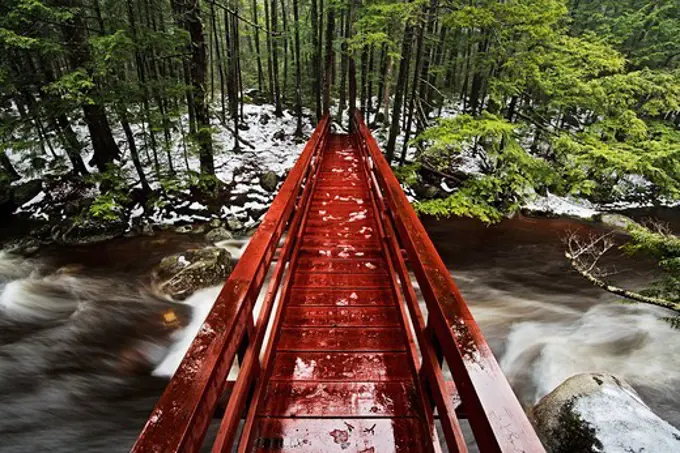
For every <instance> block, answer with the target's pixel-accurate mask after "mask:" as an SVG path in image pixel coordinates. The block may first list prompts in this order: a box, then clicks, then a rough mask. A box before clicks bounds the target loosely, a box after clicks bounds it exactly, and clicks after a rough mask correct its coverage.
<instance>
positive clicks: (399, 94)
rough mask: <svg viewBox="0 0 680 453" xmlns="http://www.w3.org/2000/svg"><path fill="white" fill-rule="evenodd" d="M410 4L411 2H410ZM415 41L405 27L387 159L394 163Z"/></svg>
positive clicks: (407, 25) (408, 29)
mask: <svg viewBox="0 0 680 453" xmlns="http://www.w3.org/2000/svg"><path fill="white" fill-rule="evenodd" d="M409 3H410V2H409ZM412 41H413V27H412V26H411V25H410V24H406V26H405V27H404V41H403V42H402V47H401V61H400V63H399V75H398V76H397V86H396V88H395V93H394V105H393V107H392V118H391V121H390V135H389V138H388V140H387V149H386V159H387V162H389V163H392V161H393V160H394V148H395V145H396V143H397V135H399V118H400V114H401V109H402V102H403V100H404V91H405V89H406V85H407V80H408V68H409V61H410V60H411V47H412Z"/></svg>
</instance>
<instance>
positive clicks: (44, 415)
mask: <svg viewBox="0 0 680 453" xmlns="http://www.w3.org/2000/svg"><path fill="white" fill-rule="evenodd" d="M633 214H635V213H633ZM664 214H665V215H666V216H667V217H668V218H667V220H669V219H670V220H674V218H675V214H673V213H671V214H668V213H664ZM425 224H426V227H427V229H428V231H429V232H430V235H431V237H432V239H433V241H434V242H435V244H436V245H437V248H438V249H439V252H440V254H441V256H442V258H443V259H444V261H445V262H446V263H447V265H448V266H449V268H450V269H451V271H452V274H453V275H454V277H455V279H456V281H457V283H458V285H459V286H460V288H461V290H462V293H463V295H464V296H465V298H466V299H467V301H468V303H469V305H470V307H471V310H472V312H473V314H474V316H475V318H476V319H477V321H478V322H479V324H480V325H481V327H482V330H483V332H484V334H485V335H486V338H487V340H488V342H489V344H490V345H491V347H492V349H493V350H494V352H495V354H496V356H497V357H498V360H499V361H500V363H501V366H502V367H503V369H504V371H505V372H506V374H507V376H508V379H509V380H510V382H511V384H512V386H513V388H514V390H515V392H516V393H517V394H518V396H519V398H520V400H521V401H522V403H523V404H525V405H526V406H529V405H532V404H534V403H535V402H536V401H537V400H538V399H539V398H540V397H541V396H543V395H544V394H546V393H548V392H549V391H551V390H552V389H553V388H555V387H556V386H557V385H559V384H560V383H561V382H562V381H563V380H564V379H566V378H568V377H569V376H571V375H573V374H576V373H580V372H595V371H601V372H610V373H615V374H618V375H619V376H621V377H623V378H625V379H626V380H627V381H628V382H630V383H631V384H632V385H633V386H634V387H635V388H636V389H637V390H638V391H639V392H640V394H641V395H642V397H643V398H644V400H645V401H646V402H647V403H648V404H649V405H650V406H651V407H652V409H653V410H654V411H656V412H657V413H658V414H659V415H660V416H661V417H662V418H664V419H666V420H667V421H669V422H670V423H671V424H673V425H675V426H680V394H679V393H678V392H676V391H675V389H677V388H678V386H679V384H680V332H679V331H677V330H673V329H672V328H671V327H670V326H669V324H668V323H667V322H665V321H664V320H662V317H663V316H665V315H666V314H665V313H663V311H662V310H658V309H655V308H650V307H646V306H642V305H630V304H621V303H620V302H618V301H617V299H616V298H615V297H614V296H612V295H610V294H607V293H605V292H602V291H601V290H598V289H596V288H593V287H591V286H589V284H588V283H587V282H585V281H584V280H582V279H581V278H580V277H579V276H577V275H575V274H574V273H573V272H571V271H570V269H569V266H568V264H567V263H566V260H565V259H564V257H563V254H562V246H561V243H560V238H561V237H563V236H564V235H565V234H566V233H567V232H568V231H572V230H576V229H582V230H583V231H585V232H587V231H589V230H591V229H592V227H590V226H588V225H585V224H581V223H578V222H576V221H571V220H564V219H540V220H539V219H526V218H521V217H518V218H515V219H512V220H507V221H504V222H502V223H501V224H499V225H496V226H492V227H486V226H484V225H482V224H480V223H478V222H474V221H468V220H440V221H436V220H434V219H426V221H425ZM206 245H208V244H206V243H205V242H204V241H203V240H202V239H200V238H198V237H196V236H189V235H180V234H175V233H169V232H165V233H161V234H157V235H156V236H154V237H137V238H132V239H119V240H115V241H112V242H109V243H105V244H99V245H94V246H89V247H69V248H51V249H46V250H42V251H41V252H40V255H39V256H38V257H36V258H34V259H31V260H26V259H17V258H13V257H10V256H8V255H4V254H2V252H0V438H1V439H2V442H0V452H3V453H4V452H25V451H43V450H49V451H51V452H53V453H55V452H73V451H83V452H85V451H88V452H89V451H96V452H111V451H127V450H128V449H129V448H130V446H131V445H132V443H133V442H134V439H135V438H136V436H137V435H138V433H139V430H140V429H141V427H142V425H143V424H144V422H145V420H146V418H147V416H148V414H149V412H150V411H151V409H152V407H153V405H154V403H155V401H156V400H157V399H158V397H159V396H160V394H161V392H162V390H163V388H164V386H165V384H166V382H167V378H168V376H169V375H170V374H171V373H172V372H173V371H174V369H175V368H176V366H177V364H178V363H179V361H180V360H181V357H182V355H183V353H184V351H185V350H186V348H187V347H188V344H189V342H190V340H191V338H192V336H193V335H192V334H193V333H194V332H195V331H196V330H197V329H198V327H199V326H200V323H201V320H202V317H204V316H205V315H206V314H207V312H208V310H209V308H210V306H211V304H212V302H213V301H214V299H215V297H216V295H217V293H218V292H219V288H207V289H205V290H201V291H199V292H197V293H195V294H194V295H193V296H191V297H190V298H189V299H188V300H187V301H185V302H184V303H182V304H176V303H172V302H170V301H167V300H164V299H162V298H160V297H158V296H155V295H154V294H153V292H152V291H150V290H149V289H148V282H149V273H150V270H151V268H152V267H153V265H154V264H156V263H157V262H158V261H159V260H160V259H161V258H162V257H163V256H167V255H169V254H172V253H176V252H179V251H182V250H186V249H188V248H195V247H203V246H206ZM242 246H243V244H232V248H231V251H232V252H233V253H234V254H235V255H237V256H238V253H239V250H240V249H241V248H242ZM607 264H608V265H611V266H614V267H616V268H617V270H618V271H619V274H617V276H616V280H617V282H620V283H622V284H625V285H627V286H629V287H635V286H636V285H641V284H644V283H646V282H649V281H651V279H652V278H653V276H654V275H653V272H652V271H653V265H652V263H649V262H646V261H644V260H640V259H635V260H633V259H631V258H629V257H626V256H625V255H622V254H619V255H617V256H613V257H612V258H611V259H610V262H608V263H607ZM192 313H193V315H194V316H193V319H192V316H191V315H192ZM178 326H184V327H185V328H184V329H183V330H177V327H178Z"/></svg>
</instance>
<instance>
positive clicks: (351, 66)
mask: <svg viewBox="0 0 680 453" xmlns="http://www.w3.org/2000/svg"><path fill="white" fill-rule="evenodd" d="M354 2H355V0H349V11H348V12H347V24H348V25H347V28H346V32H345V36H346V40H345V42H347V41H349V40H350V39H351V38H352V24H354V20H355V12H356V7H355V4H354ZM346 58H347V62H348V68H347V69H348V70H349V77H348V78H349V93H348V98H349V99H348V100H349V131H350V133H351V132H354V126H353V124H354V122H353V121H352V120H353V118H354V111H355V110H356V106H357V68H356V62H355V61H354V55H353V54H350V53H348V54H347V57H346Z"/></svg>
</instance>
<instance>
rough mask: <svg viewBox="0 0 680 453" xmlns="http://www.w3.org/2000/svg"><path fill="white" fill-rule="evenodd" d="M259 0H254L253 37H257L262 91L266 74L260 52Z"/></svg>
mask: <svg viewBox="0 0 680 453" xmlns="http://www.w3.org/2000/svg"><path fill="white" fill-rule="evenodd" d="M258 16H259V14H257V0H253V24H255V25H253V37H254V38H255V54H256V56H257V89H258V91H259V92H260V93H262V91H263V88H264V76H263V72H262V56H261V54H260V28H259V25H258V23H257V18H258Z"/></svg>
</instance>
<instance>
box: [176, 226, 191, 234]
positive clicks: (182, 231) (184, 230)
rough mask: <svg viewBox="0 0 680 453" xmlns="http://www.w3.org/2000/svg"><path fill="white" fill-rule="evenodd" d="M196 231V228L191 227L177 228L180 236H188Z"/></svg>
mask: <svg viewBox="0 0 680 453" xmlns="http://www.w3.org/2000/svg"><path fill="white" fill-rule="evenodd" d="M192 231H194V228H193V227H192V226H191V225H180V226H178V227H177V228H175V233H179V234H188V233H191V232H192Z"/></svg>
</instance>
